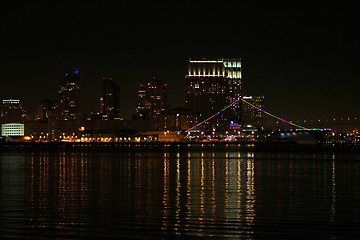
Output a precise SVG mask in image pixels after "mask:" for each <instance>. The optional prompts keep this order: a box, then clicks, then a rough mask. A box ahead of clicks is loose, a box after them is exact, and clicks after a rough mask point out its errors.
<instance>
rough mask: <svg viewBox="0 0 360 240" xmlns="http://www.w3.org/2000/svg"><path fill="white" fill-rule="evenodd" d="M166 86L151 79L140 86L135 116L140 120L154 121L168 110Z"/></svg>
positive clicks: (159, 81)
mask: <svg viewBox="0 0 360 240" xmlns="http://www.w3.org/2000/svg"><path fill="white" fill-rule="evenodd" d="M168 106H169V102H168V98H167V84H165V83H163V82H162V81H161V80H158V79H156V78H155V77H153V78H152V79H151V80H148V81H146V82H145V83H143V84H140V89H139V101H138V104H137V107H136V114H137V116H138V118H140V119H155V118H157V117H158V115H159V114H160V113H161V112H163V111H166V110H167V109H168Z"/></svg>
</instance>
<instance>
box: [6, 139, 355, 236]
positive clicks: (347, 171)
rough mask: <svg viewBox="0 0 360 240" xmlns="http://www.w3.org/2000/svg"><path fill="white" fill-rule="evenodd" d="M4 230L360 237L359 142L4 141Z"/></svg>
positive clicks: (72, 233)
mask: <svg viewBox="0 0 360 240" xmlns="http://www.w3.org/2000/svg"><path fill="white" fill-rule="evenodd" d="M0 150H1V152H0V238H15V239H19V238H23V239H89V238H92V239H107V238H117V239H359V235H360V148H359V147H333V146H322V147H319V146H317V147H315V146H307V147H295V146H290V145H289V146H276V145H274V146H270V145H261V146H254V145H237V144H228V145H218V144H217V145H209V144H208V145H201V144H192V145H188V144H172V145H163V144H159V145H155V144H152V145H123V146H92V147H89V146H77V147H71V146H0Z"/></svg>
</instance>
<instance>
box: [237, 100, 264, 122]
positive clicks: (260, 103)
mask: <svg viewBox="0 0 360 240" xmlns="http://www.w3.org/2000/svg"><path fill="white" fill-rule="evenodd" d="M242 98H243V99H244V100H245V101H247V102H249V103H251V104H253V105H255V106H257V107H259V108H263V107H264V96H243V97H242ZM243 112H244V116H243V123H244V126H247V125H251V126H252V127H256V128H260V127H262V126H263V118H264V114H263V113H262V112H261V111H259V110H258V109H256V108H254V107H252V106H250V105H249V104H246V103H244V105H243Z"/></svg>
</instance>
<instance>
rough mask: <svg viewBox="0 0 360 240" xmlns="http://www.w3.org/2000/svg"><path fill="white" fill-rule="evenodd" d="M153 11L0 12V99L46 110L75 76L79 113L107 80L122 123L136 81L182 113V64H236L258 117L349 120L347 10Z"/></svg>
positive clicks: (63, 7) (56, 8) (351, 31)
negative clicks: (161, 86) (68, 75)
mask: <svg viewBox="0 0 360 240" xmlns="http://www.w3.org/2000/svg"><path fill="white" fill-rule="evenodd" d="M153 4H155V5H151V4H148V5H147V4H145V5H144V6H135V5H133V4H131V3H126V5H122V6H120V7H119V8H117V7H114V6H111V4H109V3H87V4H81V3H79V2H72V3H71V7H69V5H68V3H67V2H66V1H65V2H62V3H56V4H54V5H50V4H45V3H43V2H39V3H31V4H30V3H25V4H23V5H20V6H15V4H13V3H6V6H5V8H4V9H5V13H4V14H3V15H2V16H1V20H2V21H1V29H2V32H3V33H4V36H5V37H4V38H2V39H1V40H0V41H1V44H2V46H3V51H2V57H1V70H2V79H3V81H2V83H3V86H2V88H1V90H0V96H1V98H2V99H8V98H18V99H21V101H22V103H23V106H24V108H25V109H26V110H28V111H29V112H35V110H36V105H37V104H38V103H39V102H40V100H41V99H43V98H50V99H53V100H54V98H55V96H56V92H57V86H58V76H59V74H61V73H62V72H64V71H66V70H67V69H71V68H74V67H79V69H81V71H82V73H83V74H84V78H83V79H82V99H87V100H88V107H87V108H93V106H98V98H99V97H100V96H102V93H101V90H100V89H101V87H100V86H101V77H102V76H104V75H109V76H112V77H113V79H114V81H115V82H117V84H119V85H120V114H121V115H122V116H123V117H127V118H128V117H129V116H130V115H131V114H132V113H133V109H134V107H135V106H136V98H137V91H138V89H137V87H138V84H139V83H141V82H143V81H145V80H146V79H149V78H150V77H152V76H156V77H157V78H158V79H160V80H162V81H164V82H166V83H168V84H169V87H168V92H169V101H170V104H171V108H173V107H178V106H183V105H184V90H183V89H184V81H185V80H184V78H185V75H186V69H187V61H188V59H189V57H191V58H193V57H194V58H195V57H201V58H202V57H205V58H210V59H213V58H221V57H225V58H226V57H242V58H243V61H242V64H243V86H244V87H243V88H244V92H246V94H247V95H265V96H266V101H265V103H264V107H265V109H267V110H268V111H270V112H273V113H275V114H278V115H280V116H283V117H284V118H286V119H291V120H299V119H309V118H310V119H315V118H330V117H356V116H358V110H357V109H358V108H359V104H360V103H359V102H360V101H359V96H358V94H357V92H358V90H357V89H358V81H357V74H356V65H357V64H356V61H357V56H358V55H359V46H358V44H357V42H358V40H359V37H358V35H357V34H356V29H357V28H356V26H357V24H356V23H357V22H358V20H359V17H358V15H357V14H356V12H355V11H354V9H355V8H353V6H351V5H348V6H344V5H341V6H332V5H330V4H326V3H324V4H320V3H317V5H316V4H315V3H312V5H308V4H307V3H306V2H301V3H297V5H295V4H294V3H288V4H283V3H269V4H267V5H259V4H252V3H248V2H241V3H237V4H236V5H232V6H231V7H230V6H226V5H220V6H217V7H216V8H215V7H211V6H207V7H204V6H203V5H202V4H201V3H190V2H187V1H185V2H182V3H179V5H178V6H176V8H171V9H170V8H169V9H164V6H162V5H161V4H160V3H153ZM28 89H32V91H31V94H30V93H29V91H28ZM179 89H181V91H179ZM39 96H41V97H39ZM83 107H85V109H84V108H83V109H84V111H85V112H87V111H96V110H97V109H86V106H83Z"/></svg>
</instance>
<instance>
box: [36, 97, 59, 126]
mask: <svg viewBox="0 0 360 240" xmlns="http://www.w3.org/2000/svg"><path fill="white" fill-rule="evenodd" d="M55 106H56V105H55V102H54V101H52V100H50V99H42V100H41V101H40V103H39V105H38V106H37V112H36V119H37V120H41V121H45V120H47V119H48V118H49V117H53V116H54V115H55V110H56V107H55Z"/></svg>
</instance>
